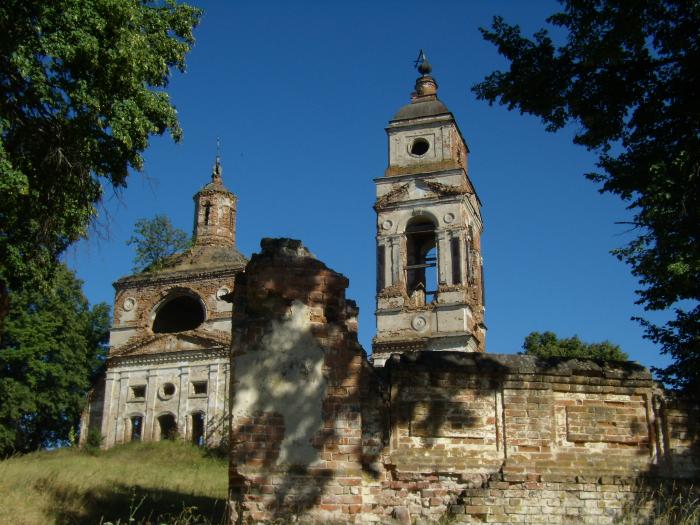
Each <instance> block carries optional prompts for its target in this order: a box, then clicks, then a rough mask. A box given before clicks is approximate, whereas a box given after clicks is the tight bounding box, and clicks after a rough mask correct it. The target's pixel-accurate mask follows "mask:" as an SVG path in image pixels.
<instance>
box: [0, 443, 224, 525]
mask: <svg viewBox="0 0 700 525" xmlns="http://www.w3.org/2000/svg"><path fill="white" fill-rule="evenodd" d="M227 483H228V481H227V463H226V461H225V460H222V459H217V458H211V457H207V456H206V454H205V452H204V451H203V450H202V449H198V448H196V447H194V446H192V445H189V444H186V443H180V442H160V443H139V444H129V445H122V446H119V447H116V448H113V449H111V450H108V451H97V452H93V453H88V452H85V451H80V450H76V449H61V450H55V451H44V452H37V453H34V454H28V455H26V456H20V457H15V458H11V459H8V460H5V461H0V501H2V507H3V509H2V513H0V524H1V525H5V524H7V525H9V524H12V525H38V524H42V525H43V524H50V523H55V524H57V525H64V524H65V525H73V524H76V525H82V524H86V525H87V524H90V525H96V524H99V523H102V524H106V523H107V522H110V523H113V524H115V525H116V524H117V523H120V524H127V523H129V524H143V525H145V524H151V523H152V524H156V523H157V524H162V523H165V524H171V525H194V524H215V525H218V524H221V523H225V519H224V516H225V500H226V492H227Z"/></svg>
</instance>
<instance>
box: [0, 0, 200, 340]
mask: <svg viewBox="0 0 700 525" xmlns="http://www.w3.org/2000/svg"><path fill="white" fill-rule="evenodd" d="M199 17H200V11H199V10H198V9H195V8H193V7H190V6H188V5H185V4H178V3H176V2H175V1H174V0H163V1H160V0H51V1H50V2H47V1H45V0H3V2H0V35H2V36H1V37H0V202H1V203H2V205H1V206H0V324H1V322H2V318H3V317H4V314H6V312H7V308H8V301H7V300H8V297H9V296H8V294H9V293H10V291H11V290H20V289H22V288H24V287H26V286H28V285H31V286H45V285H47V284H48V283H49V281H50V278H51V275H52V274H53V271H54V266H55V265H56V264H57V258H58V255H59V254H61V252H63V251H64V250H65V249H66V247H67V246H69V245H70V244H71V243H73V242H74V241H76V240H77V239H78V238H80V237H81V236H84V235H85V234H86V232H87V229H88V227H89V225H90V223H91V221H92V219H93V218H94V217H95V215H96V206H97V205H98V203H99V202H100V199H101V197H102V193H103V188H104V187H108V188H109V187H114V188H119V187H123V186H125V185H126V180H127V175H128V173H129V170H131V169H134V170H140V169H141V167H142V164H143V159H142V152H143V151H144V150H145V148H146V147H147V146H148V141H149V137H150V136H151V135H154V134H156V135H160V134H163V133H165V132H166V131H169V132H170V134H171V135H172V136H173V138H174V139H175V140H179V139H180V137H181V130H180V127H179V125H178V120H177V113H176V110H175V108H174V107H173V105H172V103H171V101H170V98H169V97H168V94H167V92H166V91H165V88H166V87H167V85H168V81H169V79H170V75H171V71H172V70H173V68H177V69H179V70H181V71H184V67H185V62H184V60H185V55H186V54H187V52H188V51H189V50H190V48H191V46H192V45H193V42H194V39H193V34H192V31H193V28H194V27H195V26H196V24H197V22H198V20H199ZM1 329H2V328H1V326H0V330H1Z"/></svg>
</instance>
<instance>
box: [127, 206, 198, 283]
mask: <svg viewBox="0 0 700 525" xmlns="http://www.w3.org/2000/svg"><path fill="white" fill-rule="evenodd" d="M126 244H128V245H132V244H133V245H134V246H135V248H136V257H135V258H134V272H140V271H143V270H157V269H159V268H160V267H161V266H162V264H163V262H165V260H166V259H167V258H168V257H170V256H171V255H173V254H175V253H177V252H180V251H183V250H186V249H187V248H189V247H190V238H189V236H188V235H187V234H186V233H185V232H184V231H182V230H180V229H179V228H174V227H173V225H172V224H171V223H170V219H169V218H168V217H167V216H166V215H156V216H155V217H153V218H152V219H139V220H138V221H136V226H135V230H134V235H132V236H131V238H130V239H129V240H128V241H126Z"/></svg>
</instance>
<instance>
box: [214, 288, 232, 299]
mask: <svg viewBox="0 0 700 525" xmlns="http://www.w3.org/2000/svg"><path fill="white" fill-rule="evenodd" d="M230 293H231V290H229V289H228V288H226V287H225V286H222V287H221V288H219V290H218V291H217V292H216V298H217V299H218V300H219V301H223V298H224V296H225V295H228V294H230Z"/></svg>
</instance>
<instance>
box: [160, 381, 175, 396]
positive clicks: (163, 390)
mask: <svg viewBox="0 0 700 525" xmlns="http://www.w3.org/2000/svg"><path fill="white" fill-rule="evenodd" d="M159 393H160V398H161V399H170V398H171V397H173V396H174V395H175V385H173V384H172V383H164V384H163V385H162V386H161V387H160V392H159Z"/></svg>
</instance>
